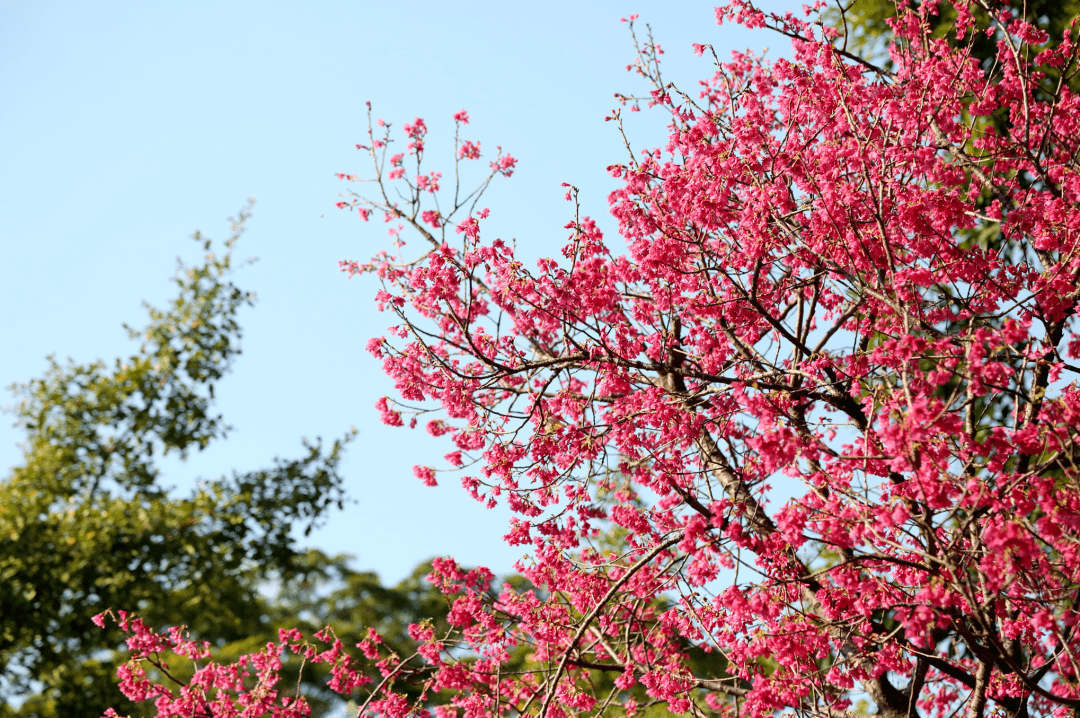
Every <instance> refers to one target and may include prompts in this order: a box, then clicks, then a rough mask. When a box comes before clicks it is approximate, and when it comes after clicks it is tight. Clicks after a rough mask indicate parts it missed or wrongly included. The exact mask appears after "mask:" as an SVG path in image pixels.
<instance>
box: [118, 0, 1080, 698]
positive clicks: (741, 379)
mask: <svg viewBox="0 0 1080 718" xmlns="http://www.w3.org/2000/svg"><path fill="white" fill-rule="evenodd" d="M987 2H988V0H975V1H974V2H967V1H966V0H954V2H951V3H949V4H948V7H947V8H945V9H947V10H948V11H949V12H951V13H954V14H955V16H956V21H955V23H954V24H953V26H952V27H951V29H950V30H949V35H948V37H940V36H939V35H937V34H935V33H933V32H932V31H931V26H932V24H933V23H934V22H936V19H935V17H936V13H937V12H938V7H937V3H932V2H923V3H921V4H919V5H918V6H915V7H914V8H913V9H908V10H903V9H901V11H900V12H899V13H898V14H897V16H896V17H895V18H894V19H892V20H890V23H891V28H892V32H893V35H894V41H893V42H892V44H891V46H890V47H889V59H890V62H889V63H888V64H887V65H886V66H879V65H876V64H874V63H873V62H870V61H868V60H866V59H864V58H861V57H859V56H857V55H855V54H853V53H851V52H848V50H847V49H846V45H845V44H844V37H845V33H844V32H843V29H839V30H838V29H834V28H832V27H830V26H828V25H827V24H825V23H823V22H820V21H817V20H816V17H817V16H816V12H817V11H818V10H819V9H820V8H810V9H808V10H807V13H806V15H805V16H802V15H798V16H797V15H793V14H787V15H783V16H778V15H771V14H767V13H763V12H761V11H759V10H758V9H756V8H754V7H753V6H752V5H751V4H749V3H748V2H743V1H742V0H733V2H730V3H729V4H728V5H726V6H725V7H722V8H719V9H718V10H717V11H716V17H717V20H718V21H719V22H721V23H724V22H738V23H741V24H743V25H744V26H746V27H748V28H761V27H764V28H769V29H771V30H773V31H776V32H779V33H782V34H783V35H786V36H788V37H790V38H791V42H792V57H791V59H778V60H774V61H766V60H765V59H763V58H760V57H756V56H754V55H752V54H749V53H746V54H739V53H736V54H735V55H734V56H733V58H732V59H731V60H730V61H722V60H721V59H720V58H719V57H718V56H717V54H716V53H714V51H713V48H711V47H710V46H708V45H695V46H694V50H695V52H696V53H697V54H699V55H702V56H704V57H705V58H709V59H711V61H712V63H713V65H714V66H713V67H712V68H711V69H710V70H709V72H710V74H709V77H708V78H707V79H705V80H704V81H702V82H701V84H700V86H699V87H698V88H696V89H695V91H693V92H684V91H682V90H680V89H678V88H677V87H675V86H674V85H672V84H669V83H667V82H666V81H665V80H664V79H663V77H662V75H661V69H660V62H659V60H660V54H661V53H660V51H659V48H658V47H657V46H656V44H655V43H654V42H653V40H652V38H651V36H648V37H645V38H641V39H640V40H639V39H638V36H637V35H635V46H636V47H637V50H638V53H637V60H636V62H635V63H634V64H633V65H632V66H631V69H633V70H635V71H636V72H637V73H638V74H639V75H640V76H641V77H643V78H644V79H645V80H646V81H647V82H648V83H649V84H650V86H651V90H650V91H649V92H648V93H647V94H645V95H643V96H640V97H638V96H629V95H627V96H619V99H620V101H621V106H620V109H618V110H614V111H613V112H612V114H611V116H610V118H609V119H611V120H613V121H614V122H615V123H616V126H617V127H618V128H620V130H621V128H622V121H623V113H624V112H627V111H635V110H638V109H639V108H642V107H646V108H652V109H653V111H661V112H666V113H669V114H670V118H671V123H670V136H669V137H668V140H667V144H666V145H665V146H664V147H661V148H655V149H652V148H644V149H635V148H633V145H632V143H631V142H630V141H629V140H628V141H627V150H628V155H627V158H626V161H625V163H623V164H619V165H613V166H611V167H610V168H609V170H610V172H611V174H612V175H613V176H614V177H616V178H618V179H619V180H620V181H621V186H620V187H619V189H617V190H616V191H614V192H613V193H612V194H611V195H610V197H609V203H610V211H611V214H612V216H613V217H614V219H615V220H617V222H618V231H619V234H620V235H621V241H622V242H624V243H625V246H626V253H625V254H623V255H620V256H617V255H616V254H615V252H614V251H613V250H612V249H611V247H610V245H609V243H608V242H607V241H606V240H605V238H604V237H603V236H602V233H601V231H600V230H599V228H598V226H597V224H596V223H595V222H594V221H593V220H591V219H590V218H589V217H587V216H582V215H580V214H579V213H578V210H577V208H578V190H577V188H575V187H572V186H568V189H567V195H566V197H567V199H568V200H569V201H571V202H572V203H573V204H572V206H573V210H571V211H572V212H573V220H572V221H571V222H570V223H569V224H567V225H566V229H567V230H568V239H567V242H566V244H565V247H564V248H563V250H562V255H561V256H560V257H558V258H555V259H544V260H541V261H540V262H539V263H538V264H537V266H536V268H535V269H534V270H531V269H529V268H527V267H526V266H524V264H523V263H522V262H521V261H519V260H518V259H517V258H516V257H515V252H514V248H513V247H512V246H511V245H510V244H508V243H506V242H504V241H502V240H501V239H489V238H487V237H486V236H484V233H483V224H484V219H485V218H486V217H487V215H488V211H487V210H486V209H481V205H480V204H479V203H478V202H479V199H480V197H481V195H482V193H483V191H484V189H485V188H486V187H487V186H488V183H489V182H491V181H492V180H494V179H495V178H496V177H497V176H499V175H505V176H509V175H510V174H511V172H512V171H513V169H514V165H515V160H514V159H513V158H512V157H511V156H510V155H507V154H504V153H501V152H500V153H498V154H496V155H495V156H494V159H490V158H489V159H488V160H487V161H488V162H489V165H488V166H489V171H488V174H487V175H486V178H485V179H484V180H483V181H482V182H481V183H480V184H479V186H478V187H477V188H476V189H475V191H473V192H472V193H467V192H466V191H465V190H463V189H461V187H462V185H461V183H460V181H459V177H460V176H461V175H460V173H459V170H462V171H464V169H466V168H467V167H468V165H469V163H471V162H476V161H483V160H479V159H478V158H480V157H481V156H482V152H481V146H480V144H479V143H476V142H472V141H466V140H465V139H463V137H462V133H466V131H467V129H468V127H467V126H468V116H467V115H466V114H465V113H464V112H462V113H459V114H458V115H456V116H455V118H454V119H455V122H456V127H457V130H458V134H457V135H456V136H455V137H456V139H455V148H456V157H455V161H454V165H453V168H454V169H453V172H454V175H453V181H452V182H451V181H450V180H449V179H446V178H444V177H443V176H442V175H440V174H439V173H438V172H431V171H429V170H428V169H427V165H426V164H425V160H426V158H425V141H426V137H427V131H428V129H427V126H426V124H425V123H424V122H423V121H422V120H419V119H418V120H416V121H414V122H412V123H409V124H406V125H405V126H404V130H405V135H406V144H405V146H404V151H402V152H400V153H396V152H395V151H394V145H392V141H393V140H395V139H397V138H398V137H399V135H398V134H397V133H395V132H393V131H392V128H391V127H390V126H389V125H385V124H384V123H382V122H381V121H378V122H375V123H373V124H371V125H369V127H370V130H369V138H368V140H367V141H366V144H364V145H362V146H361V148H362V149H364V150H366V151H367V152H368V154H369V155H370V158H371V162H372V175H371V181H370V183H369V184H367V185H363V186H362V190H363V191H358V192H356V193H352V192H350V193H348V194H347V196H346V197H345V199H344V200H343V201H342V203H341V206H343V207H346V208H349V209H352V210H354V211H358V212H359V214H360V215H361V216H362V217H363V218H364V219H368V217H369V216H375V217H382V218H385V220H386V221H387V222H388V223H389V227H390V231H391V234H392V235H393V236H395V237H396V238H397V239H398V240H399V241H397V242H396V247H395V249H394V250H393V251H388V252H384V253H381V254H380V255H378V256H377V257H376V258H375V259H374V260H373V261H371V262H369V263H365V264H361V263H357V262H345V263H343V268H344V269H345V270H347V271H348V272H350V273H358V272H359V273H364V272H371V273H374V274H375V275H377V277H378V278H379V280H381V282H382V289H381V290H380V291H379V293H378V298H377V301H378V305H379V309H380V310H382V311H384V312H386V313H387V314H388V315H392V316H393V318H394V319H393V321H394V322H395V326H394V327H393V328H392V330H391V332H390V336H388V337H385V338H376V339H373V340H372V341H371V343H370V344H369V350H370V351H371V353H372V354H374V355H375V356H377V357H379V358H380V359H381V360H382V362H383V367H384V369H385V371H386V372H387V374H388V375H389V376H390V377H392V379H393V380H394V382H395V385H396V389H397V393H398V396H397V397H395V398H388V399H385V400H382V401H380V403H379V405H378V409H379V411H380V412H381V414H382V417H383V420H384V421H385V422H386V423H388V424H391V425H404V424H408V425H410V426H416V425H417V423H418V422H420V421H422V422H423V423H424V425H425V426H426V428H427V431H428V433H430V434H432V435H434V436H445V437H447V438H448V439H449V440H450V441H451V442H452V444H453V450H452V451H451V452H450V453H448V454H447V455H446V460H445V464H444V465H442V466H436V467H425V466H421V467H417V468H416V470H415V473H416V476H417V477H418V478H419V479H421V480H422V481H423V482H424V483H427V484H433V483H435V482H436V480H437V477H440V476H443V475H444V474H443V472H447V475H449V474H452V473H453V472H457V473H459V474H461V475H462V476H463V478H462V479H461V481H462V484H463V486H464V488H465V490H466V491H468V492H469V493H471V494H472V495H473V496H474V497H475V498H476V499H478V500H480V501H483V502H486V503H489V504H494V503H498V502H504V503H505V504H506V505H507V506H509V507H510V508H511V509H512V510H513V512H514V513H515V518H514V519H513V520H512V525H511V526H510V528H509V532H508V533H507V535H506V536H505V540H507V541H508V542H510V543H511V544H514V545H521V546H523V547H527V549H528V550H529V551H530V559H529V560H528V561H526V562H523V563H522V565H520V567H519V570H520V571H521V573H522V574H523V575H524V577H525V578H527V579H528V581H529V582H530V583H531V586H532V587H531V588H528V587H520V586H519V588H518V589H512V588H509V587H500V586H497V585H495V584H493V576H492V574H491V573H490V572H488V571H486V570H485V569H476V570H473V571H464V570H462V569H461V568H459V567H458V566H457V565H456V564H454V563H453V562H452V561H450V560H444V561H439V562H436V564H435V569H434V571H433V573H432V575H431V577H430V580H431V581H432V582H433V583H435V584H436V585H437V586H438V587H439V588H440V589H441V590H442V591H443V593H444V594H445V596H446V597H447V600H448V601H449V606H450V612H449V614H448V618H447V627H446V630H445V631H440V632H439V633H436V632H435V630H434V628H433V627H432V626H431V625H430V624H424V623H421V624H415V625H414V626H413V627H412V628H411V629H410V630H411V631H412V634H411V635H412V636H413V638H414V639H415V640H416V641H418V645H419V648H418V649H417V651H416V653H415V654H414V655H412V656H400V655H396V654H393V653H391V652H389V651H387V650H385V649H384V648H383V647H382V646H381V644H380V640H381V639H380V637H379V635H378V634H377V633H376V632H374V631H373V632H371V633H370V634H369V636H368V638H367V639H365V640H363V641H361V642H360V643H359V644H358V645H357V649H356V650H354V649H353V647H352V646H345V645H342V643H341V642H340V641H336V640H335V638H334V636H333V635H332V634H331V633H330V632H324V633H322V634H319V635H317V636H314V637H308V638H305V637H303V636H301V635H299V633H298V632H294V631H289V630H283V631H282V633H281V640H280V642H277V643H272V644H270V645H269V646H268V647H267V650H266V651H265V652H263V653H261V654H258V655H254V656H250V657H248V658H246V659H245V661H246V662H242V663H239V664H232V665H219V664H217V663H215V662H213V661H208V660H206V659H207V656H208V655H209V654H208V653H207V652H206V650H205V649H204V648H202V647H201V646H200V645H199V644H196V643H193V642H190V641H188V640H187V639H186V638H185V637H184V635H183V634H182V633H181V632H179V631H175V630H174V631H173V632H172V633H168V632H166V633H157V632H155V631H152V630H151V629H149V628H147V627H145V626H144V625H143V624H141V623H139V622H138V619H135V618H133V617H131V616H129V615H127V614H117V615H116V618H117V619H118V620H121V621H122V622H123V624H124V626H125V627H126V628H127V629H128V631H129V633H130V634H131V641H130V647H131V651H132V661H131V663H129V665H128V668H127V669H126V670H127V673H126V674H125V675H124V676H123V680H124V686H125V689H126V690H128V691H131V692H132V693H133V694H137V695H138V696H139V697H141V698H145V699H147V700H150V699H153V700H156V701H157V709H158V711H159V715H162V716H164V715H199V716H208V715H214V716H218V715H221V716H231V715H245V716H247V715H252V716H253V715H263V714H264V713H268V714H273V715H280V716H292V715H303V714H304V712H305V708H304V702H303V698H302V696H298V695H295V694H294V693H292V692H290V690H289V688H288V687H287V686H277V685H276V683H275V680H276V678H275V676H276V673H275V671H276V670H277V666H278V665H279V662H280V661H281V660H284V659H285V658H287V657H288V656H290V655H292V654H298V655H299V657H300V658H301V659H303V660H305V661H308V662H325V663H329V664H332V666H333V675H334V681H335V683H334V684H333V686H332V687H333V688H334V689H335V690H338V691H339V692H340V693H341V694H342V695H343V696H346V697H349V698H352V699H355V700H356V701H357V702H358V710H359V712H360V713H361V714H363V715H379V716H385V717H386V718H403V717H404V716H407V715H418V716H428V715H429V714H430V713H434V714H435V716H437V717H438V718H456V717H457V716H466V717H467V718H474V717H476V718H480V717H484V718H487V717H488V716H491V717H492V718H494V717H495V716H507V717H512V716H519V715H538V716H544V717H545V718H562V717H563V716H568V715H579V714H580V715H597V716H598V715H615V716H624V715H625V716H627V717H629V716H634V715H637V714H641V713H643V712H648V713H653V714H656V715H660V714H663V712H665V711H667V712H671V713H689V714H693V715H697V716H703V715H717V716H758V715H763V714H771V715H775V714H778V713H793V714H799V715H808V716H809V715H813V716H822V717H823V718H846V717H847V716H854V715H860V714H866V713H876V714H879V715H882V716H886V717H887V718H901V717H907V718H910V717H914V716H925V717H926V718H932V717H933V718H951V717H952V716H954V715H960V714H961V713H963V714H966V715H967V716H970V717H971V718H978V717H979V716H983V715H986V714H987V713H988V712H992V713H994V714H996V715H1003V716H1009V718H1024V717H1026V716H1029V715H1040V716H1042V715H1053V716H1058V717H1062V716H1065V715H1068V714H1070V712H1071V713H1072V714H1073V715H1080V636H1078V635H1077V631H1078V628H1077V626H1078V624H1080V468H1078V466H1077V462H1078V461H1080V445H1078V443H1077V437H1078V432H1080V387H1078V386H1077V384H1076V382H1075V380H1074V379H1075V375H1076V374H1077V373H1080V367H1078V366H1077V365H1076V364H1074V363H1070V360H1073V361H1075V359H1076V358H1077V357H1078V356H1080V335H1078V334H1077V333H1076V332H1075V323H1076V319H1075V314H1076V302H1077V299H1078V298H1080V165H1078V163H1077V155H1078V152H1080V98H1078V97H1077V96H1076V95H1074V94H1073V93H1072V92H1071V91H1070V89H1069V87H1070V81H1071V80H1072V78H1073V77H1074V75H1075V73H1076V71H1077V54H1078V49H1077V45H1076V29H1075V24H1074V25H1072V26H1070V27H1069V29H1068V31H1067V32H1066V33H1065V35H1064V36H1062V37H1056V38H1050V37H1048V35H1047V33H1046V32H1044V31H1042V30H1040V29H1039V28H1038V27H1036V26H1035V25H1032V24H1030V23H1029V22H1027V21H1025V20H1023V19H1020V18H1021V16H1020V15H1018V14H1016V13H1013V12H1011V11H1010V10H1009V9H1008V7H1007V6H1005V7H1004V9H995V8H996V7H997V6H996V5H992V4H986V3H987ZM979 8H981V9H982V11H984V12H983V13H980V14H978V15H976V14H974V13H973V10H975V9H979ZM979 18H989V20H988V21H987V22H982V21H981V20H980V19H979ZM634 19H635V18H634V16H631V17H630V27H631V29H632V30H633V28H634V22H633V21H634ZM976 37H984V38H992V39H993V41H994V42H995V43H996V47H997V54H996V57H994V58H992V61H987V62H980V61H979V59H978V58H976V57H973V56H972V54H971V52H970V50H969V48H970V45H971V43H972V40H973V39H974V38H976ZM624 136H625V135H624ZM484 152H487V146H486V145H485V147H484ZM342 177H343V179H347V180H356V179H357V178H356V177H353V176H350V175H343V176H342ZM443 185H446V186H445V187H444V186H443ZM406 233H411V235H412V237H413V238H415V237H418V238H419V240H420V242H419V244H420V246H421V247H420V250H419V252H413V251H412V246H411V245H410V246H409V247H408V248H406V247H405V246H404V241H402V240H403V239H404V238H405V237H406ZM410 241H411V240H410ZM444 440H445V439H444ZM102 620H104V617H103V619H102ZM169 651H172V652H175V653H179V654H181V655H185V656H188V657H189V658H193V659H198V660H202V661H203V663H202V664H200V665H201V667H200V668H199V671H198V672H197V673H196V674H195V677H194V678H193V679H192V680H191V681H190V682H188V683H187V684H186V685H184V686H177V685H172V684H170V683H169V681H168V680H167V678H165V677H164V675H163V674H164V673H165V669H164V668H163V667H162V666H163V665H164V664H163V663H162V661H163V660H164V659H163V657H164V656H165V655H167V654H168V652H169ZM147 671H149V673H147ZM155 675H156V676H158V678H159V679H155V680H151V679H153V678H154V677H155ZM403 685H409V686H411V687H413V688H416V687H419V689H420V690H419V693H418V694H417V693H415V692H414V693H412V694H410V695H414V696H418V697H414V698H412V699H407V698H406V697H405V692H404V691H403V690H401V689H400V686H403Z"/></svg>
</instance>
